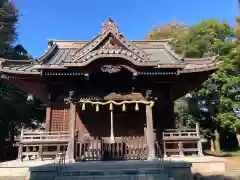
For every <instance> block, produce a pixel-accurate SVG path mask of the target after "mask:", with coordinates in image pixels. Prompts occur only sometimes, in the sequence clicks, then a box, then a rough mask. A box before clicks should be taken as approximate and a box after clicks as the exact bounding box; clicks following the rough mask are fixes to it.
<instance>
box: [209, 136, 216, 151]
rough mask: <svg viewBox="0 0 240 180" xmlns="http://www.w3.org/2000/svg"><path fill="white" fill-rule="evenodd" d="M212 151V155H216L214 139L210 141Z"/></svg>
mask: <svg viewBox="0 0 240 180" xmlns="http://www.w3.org/2000/svg"><path fill="white" fill-rule="evenodd" d="M210 151H211V153H215V148H214V140H213V139H211V140H210Z"/></svg>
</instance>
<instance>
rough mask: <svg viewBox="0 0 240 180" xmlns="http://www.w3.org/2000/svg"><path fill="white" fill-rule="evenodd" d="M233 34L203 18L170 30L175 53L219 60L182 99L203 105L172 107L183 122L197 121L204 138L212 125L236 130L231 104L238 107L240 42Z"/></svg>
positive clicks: (180, 104)
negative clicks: (203, 80) (187, 97)
mask: <svg viewBox="0 0 240 180" xmlns="http://www.w3.org/2000/svg"><path fill="white" fill-rule="evenodd" d="M161 31H162V29H161V28H159V29H157V30H156V29H155V31H154V32H152V35H151V36H150V38H152V39H159V34H161V33H160V32H161ZM235 36H236V31H235V29H234V28H231V27H230V26H229V25H228V24H227V23H224V22H223V23H222V22H220V21H218V20H204V21H201V22H200V23H198V24H196V25H194V26H191V27H182V28H179V29H177V30H176V31H174V32H173V33H172V40H171V45H172V47H173V49H174V50H175V52H176V53H179V54H182V55H184V56H185V57H196V58H202V57H210V56H216V55H218V58H217V61H218V62H221V64H220V68H219V70H218V71H217V72H216V73H214V74H213V75H212V76H211V77H210V78H209V79H208V80H207V81H205V82H204V83H203V84H201V85H200V87H199V88H198V89H196V90H194V91H193V92H192V93H191V94H192V96H193V98H191V99H192V100H191V101H189V100H185V101H186V102H187V101H188V103H190V102H191V103H193V102H194V101H195V104H198V103H199V102H202V101H204V102H205V103H204V105H201V106H199V107H197V108H194V109H190V107H192V105H191V106H188V108H186V106H185V105H184V103H176V107H175V112H176V115H177V117H178V118H180V119H181V120H182V121H183V122H199V123H200V125H201V127H202V128H203V131H204V132H205V133H204V134H205V135H206V137H207V138H210V137H211V136H214V134H213V132H214V130H215V129H216V128H217V129H222V130H223V131H226V130H229V131H233V130H238V129H239V125H237V123H236V122H237V117H236V114H235V113H234V111H233V108H234V107H240V76H239V69H240V68H239V67H240V45H239V43H238V42H237V41H236V40H235ZM183 99H184V98H182V99H181V100H180V101H183ZM193 100H194V101H193ZM202 106H203V107H202ZM202 108H205V109H207V111H202V110H201V109H202ZM190 124H191V123H190Z"/></svg>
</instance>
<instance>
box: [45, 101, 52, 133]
mask: <svg viewBox="0 0 240 180" xmlns="http://www.w3.org/2000/svg"><path fill="white" fill-rule="evenodd" d="M51 114H52V108H51V106H50V104H48V106H47V108H46V120H45V131H50V130H51Z"/></svg>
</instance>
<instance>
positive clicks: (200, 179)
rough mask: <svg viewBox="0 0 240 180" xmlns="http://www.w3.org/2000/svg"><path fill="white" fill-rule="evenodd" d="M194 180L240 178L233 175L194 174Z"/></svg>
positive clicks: (237, 179) (234, 179) (239, 179)
mask: <svg viewBox="0 0 240 180" xmlns="http://www.w3.org/2000/svg"><path fill="white" fill-rule="evenodd" d="M193 180H240V175H239V176H232V175H229V176H228V175H207V176H206V175H205V176H204V175H201V174H193Z"/></svg>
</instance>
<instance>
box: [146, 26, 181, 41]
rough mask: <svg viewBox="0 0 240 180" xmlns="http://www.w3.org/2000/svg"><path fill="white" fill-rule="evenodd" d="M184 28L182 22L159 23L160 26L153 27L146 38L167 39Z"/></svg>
mask: <svg viewBox="0 0 240 180" xmlns="http://www.w3.org/2000/svg"><path fill="white" fill-rule="evenodd" d="M182 28H184V25H183V24H180V23H178V22H172V23H169V24H163V25H160V27H157V26H155V27H153V29H152V30H151V31H150V33H149V34H148V35H147V39H168V38H172V36H173V34H175V33H176V32H178V31H179V30H180V29H182Z"/></svg>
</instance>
